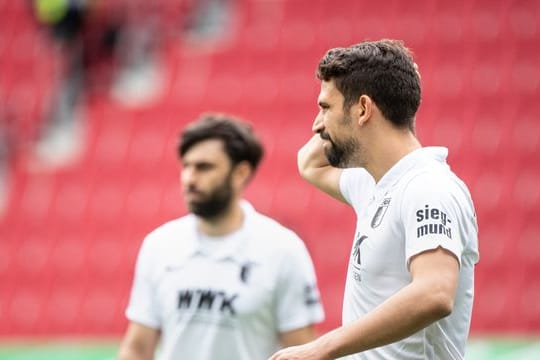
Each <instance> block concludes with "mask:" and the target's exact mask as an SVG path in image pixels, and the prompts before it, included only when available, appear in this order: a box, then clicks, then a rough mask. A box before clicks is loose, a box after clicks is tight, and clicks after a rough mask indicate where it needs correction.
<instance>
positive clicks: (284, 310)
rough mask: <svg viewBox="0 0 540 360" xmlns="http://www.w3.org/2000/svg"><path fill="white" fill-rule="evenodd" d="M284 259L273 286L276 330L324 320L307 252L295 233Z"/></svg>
mask: <svg viewBox="0 0 540 360" xmlns="http://www.w3.org/2000/svg"><path fill="white" fill-rule="evenodd" d="M292 240H294V241H291V244H290V245H291V246H290V247H289V249H287V252H286V253H285V256H284V258H283V260H282V261H281V263H280V272H279V278H278V283H277V287H276V290H277V292H276V294H275V302H276V317H277V319H276V320H277V327H278V330H279V332H285V331H290V330H294V329H298V328H302V327H305V326H308V325H311V324H314V323H318V322H321V321H322V320H324V311H323V308H322V304H321V301H320V296H319V288H318V286H317V280H316V276H315V270H314V268H313V264H312V262H311V258H310V256H309V253H308V251H307V249H306V247H305V245H304V243H303V242H302V240H300V238H298V237H297V236H296V235H295V236H294V238H293V239H292Z"/></svg>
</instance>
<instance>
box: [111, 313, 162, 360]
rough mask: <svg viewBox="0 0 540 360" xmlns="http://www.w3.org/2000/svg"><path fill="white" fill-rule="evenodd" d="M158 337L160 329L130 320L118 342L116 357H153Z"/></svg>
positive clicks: (130, 359) (141, 359) (128, 359)
mask: <svg viewBox="0 0 540 360" xmlns="http://www.w3.org/2000/svg"><path fill="white" fill-rule="evenodd" d="M159 337H160V331H159V330H158V329H154V328H151V327H148V326H145V325H142V324H139V323H136V322H130V323H129V325H128V328H127V331H126V334H125V335H124V338H123V340H122V343H121V344H120V350H119V352H118V359H120V360H149V359H153V358H154V352H155V351H156V347H157V344H158V341H159Z"/></svg>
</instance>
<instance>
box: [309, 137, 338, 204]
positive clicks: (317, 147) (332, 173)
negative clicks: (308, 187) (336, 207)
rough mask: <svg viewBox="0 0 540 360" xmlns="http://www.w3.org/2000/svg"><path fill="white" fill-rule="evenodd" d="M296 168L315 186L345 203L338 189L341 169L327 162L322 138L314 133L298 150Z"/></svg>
mask: <svg viewBox="0 0 540 360" xmlns="http://www.w3.org/2000/svg"><path fill="white" fill-rule="evenodd" d="M298 170H299V172H300V175H301V176H302V177H303V178H304V179H305V180H306V181H307V182H309V183H310V184H312V185H313V186H315V187H316V188H318V189H320V190H322V191H324V192H325V193H327V194H328V195H330V196H332V197H333V198H335V199H337V200H339V201H342V202H344V203H346V204H348V203H347V201H346V200H345V199H344V198H343V195H341V191H340V190H339V177H340V176H341V172H342V169H338V168H335V167H333V166H331V165H330V164H329V163H328V160H327V159H326V155H325V154H324V148H323V140H322V139H321V137H320V136H319V134H315V135H314V136H313V137H312V138H311V139H310V140H309V141H308V142H307V143H306V144H305V145H304V146H302V148H301V149H300V150H299V151H298Z"/></svg>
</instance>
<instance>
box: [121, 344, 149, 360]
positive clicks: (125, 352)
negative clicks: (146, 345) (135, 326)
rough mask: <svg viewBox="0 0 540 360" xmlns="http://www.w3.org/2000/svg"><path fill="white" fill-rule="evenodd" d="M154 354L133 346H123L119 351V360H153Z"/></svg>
mask: <svg viewBox="0 0 540 360" xmlns="http://www.w3.org/2000/svg"><path fill="white" fill-rule="evenodd" d="M153 359H154V355H153V353H152V352H148V351H146V352H145V351H142V350H141V349H137V348H135V347H132V346H121V347H120V350H119V351H118V360H153Z"/></svg>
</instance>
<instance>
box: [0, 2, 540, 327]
mask: <svg viewBox="0 0 540 360" xmlns="http://www.w3.org/2000/svg"><path fill="white" fill-rule="evenodd" d="M191 2H194V1H191ZM156 3H157V4H159V6H158V8H159V9H161V12H160V16H162V18H161V19H164V20H163V21H168V22H167V24H169V25H171V26H170V27H169V28H168V30H167V34H166V36H163V39H161V43H160V49H159V51H160V58H161V70H162V71H163V75H164V79H165V84H164V90H163V92H162V95H161V96H160V97H159V98H157V99H155V100H154V101H153V102H151V103H149V104H145V105H144V106H139V107H133V106H131V107H127V106H125V105H122V104H121V103H119V102H117V101H115V100H114V99H112V98H111V96H109V93H108V92H106V91H105V92H92V93H90V94H89V95H88V96H87V97H86V99H85V106H84V113H85V116H84V132H83V137H82V138H80V139H77V141H80V142H81V144H83V150H82V152H81V153H80V154H79V155H78V156H77V157H76V158H74V159H73V160H72V161H70V162H69V163H66V164H63V165H62V166H55V167H47V166H42V167H38V168H36V167H35V166H30V164H34V165H35V161H36V160H35V159H34V147H35V143H36V139H37V138H38V136H39V133H40V131H41V129H42V128H43V127H44V126H46V124H44V123H43V122H44V120H43V119H44V117H43V114H44V112H45V108H46V107H47V104H48V102H49V101H50V97H51V94H52V92H53V90H54V89H55V85H56V83H57V81H58V74H59V72H60V70H59V69H60V68H61V67H62V66H63V61H65V59H62V56H61V54H60V53H59V51H58V50H57V48H55V47H54V46H52V45H51V41H50V39H48V37H47V36H46V34H45V33H44V32H43V29H40V28H39V27H38V26H37V25H36V22H35V20H34V19H33V15H32V11H31V7H30V6H29V2H26V1H9V0H0V14H2V19H3V20H2V21H0V132H2V131H3V132H4V133H5V134H10V137H9V141H8V144H9V146H10V147H9V151H8V152H7V153H8V156H6V158H7V172H6V173H7V175H5V176H4V182H5V184H6V185H5V187H6V189H7V190H5V194H4V198H5V201H4V202H5V206H4V209H3V211H2V214H1V215H0V336H34V335H46V336H51V335H99V336H102V335H119V334H120V333H121V332H122V331H123V330H124V327H125V325H126V320H125V318H124V308H125V305H126V302H127V297H128V293H129V289H130V286H131V279H132V271H133V266H134V260H135V256H136V253H137V250H138V247H139V245H140V242H141V241H142V239H143V237H144V235H145V234H146V233H147V232H149V231H150V230H151V229H153V228H154V227H156V226H157V225H159V224H161V223H163V222H164V221H166V220H169V219H172V218H174V217H177V216H180V215H181V214H183V213H184V211H185V209H184V207H183V204H182V200H181V197H180V196H181V195H180V191H179V186H178V172H179V166H178V163H177V160H176V154H175V145H176V140H177V134H178V133H179V131H180V129H181V128H182V127H183V125H184V124H186V122H188V121H190V120H192V119H194V118H195V117H196V116H198V115H199V113H201V112H203V111H208V110H213V111H222V112H230V113H234V114H237V115H239V116H241V117H243V118H245V119H248V120H250V121H252V122H253V123H254V124H255V126H256V129H257V130H258V132H259V133H260V134H261V136H262V138H263V141H264V143H265V145H266V149H267V155H266V158H265V160H264V163H263V165H262V168H261V170H260V172H259V174H258V175H257V177H256V178H255V180H254V182H253V183H252V184H251V185H250V187H249V189H248V194H247V197H248V198H249V199H250V200H251V201H252V202H253V203H254V204H255V205H256V206H257V207H258V208H259V209H260V210H261V211H263V212H265V213H267V214H270V215H272V216H274V217H276V218H277V219H279V220H280V221H281V222H282V223H284V224H285V225H287V226H290V227H292V228H293V229H295V230H296V231H297V232H298V233H299V235H300V236H302V237H303V238H304V239H305V241H306V243H307V246H308V248H309V249H310V251H311V253H312V256H313V258H314V262H315V264H316V267H317V273H318V276H319V279H320V287H321V291H322V296H323V301H324V304H325V309H326V313H327V320H326V321H325V323H324V324H322V326H321V330H328V329H330V328H332V327H334V326H337V325H338V324H339V323H340V313H341V298H342V292H343V282H344V276H345V270H346V262H347V260H346V259H347V258H348V253H349V246H350V244H351V241H352V235H353V230H354V215H353V212H352V210H350V209H349V208H347V207H346V206H344V205H340V204H337V203H336V202H335V201H333V200H331V199H330V198H329V197H327V196H325V195H323V194H320V193H319V192H317V191H315V190H313V189H312V188H311V187H310V186H308V185H307V184H306V183H304V182H303V181H302V180H301V179H300V178H299V176H298V175H297V171H296V166H295V162H296V158H295V156H296V151H297V149H298V148H299V147H300V146H301V145H302V144H303V143H304V142H305V141H306V140H307V139H308V137H309V136H310V128H311V122H312V120H313V118H314V116H315V114H316V112H317V106H316V96H317V94H318V81H317V80H316V78H315V76H314V72H315V69H316V65H317V62H318V60H319V58H320V57H321V56H322V55H323V54H324V51H325V50H326V49H328V48H330V47H336V46H347V45H350V44H352V43H355V42H358V41H361V40H364V39H379V38H382V37H385V38H399V39H403V40H404V41H405V42H406V44H407V45H408V46H409V47H411V48H412V49H413V51H414V52H415V54H416V59H417V62H418V64H419V66H420V70H421V73H422V82H423V105H422V106H421V110H420V112H419V114H418V118H417V123H418V131H419V137H420V139H421V141H422V143H423V144H424V145H445V146H448V147H449V148H450V163H451V164H452V166H453V168H454V170H455V171H456V172H457V173H458V174H459V175H460V176H462V178H463V179H464V180H465V181H466V182H467V183H468V185H469V187H470V189H471V191H472V193H473V196H474V199H475V202H476V207H477V212H478V219H479V227H480V249H481V261H480V263H479V265H478V267H477V280H476V294H477V297H476V306H475V309H474V317H473V324H472V333H473V334H476V335H478V334H488V333H508V332H512V333H532V332H536V333H538V332H540V301H539V300H538V299H540V276H539V274H540V242H539V240H538V239H539V235H540V222H539V221H538V219H540V125H539V120H540V105H539V101H538V99H539V95H540V91H539V89H540V87H539V83H540V66H539V64H540V46H539V44H540V25H539V24H540V18H539V12H540V9H539V8H540V6H539V2H538V1H534V0H497V1H493V0H476V1H468V0H457V1H452V2H448V1H442V0H438V1H428V0H422V1H397V0H391V1H376V2H374V1H367V0H346V1H340V2H336V1H323V0H237V1H231V2H230V3H231V5H230V6H231V7H232V12H231V17H230V19H229V22H228V23H227V25H226V29H224V30H223V31H222V34H221V35H222V37H220V38H218V39H217V40H216V39H214V40H212V39H205V38H201V37H196V36H195V37H194V36H191V37H190V36H183V33H182V31H181V30H180V29H179V27H180V23H181V22H182V19H181V18H180V17H181V12H179V11H178V6H186V4H187V3H190V1H187V0H186V1H174V2H170V1H166V0H161V1H159V2H156ZM180 3H183V5H180ZM169 10H171V11H169ZM172 10H176V12H174V11H172ZM174 14H178V15H174ZM175 26H177V27H175ZM177 28H178V29H177ZM0 135H1V134H0ZM74 136H75V135H74ZM0 138H2V137H1V136H0ZM6 141H7V140H6ZM44 165H46V164H44ZM0 166H1V165H0ZM0 172H1V169H0Z"/></svg>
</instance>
